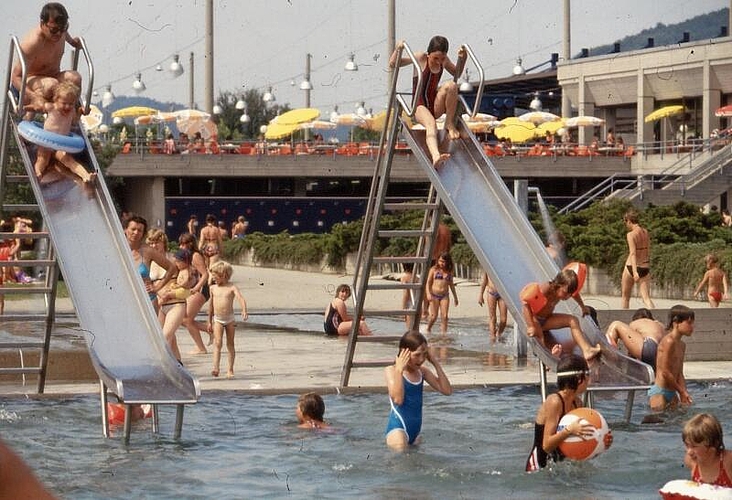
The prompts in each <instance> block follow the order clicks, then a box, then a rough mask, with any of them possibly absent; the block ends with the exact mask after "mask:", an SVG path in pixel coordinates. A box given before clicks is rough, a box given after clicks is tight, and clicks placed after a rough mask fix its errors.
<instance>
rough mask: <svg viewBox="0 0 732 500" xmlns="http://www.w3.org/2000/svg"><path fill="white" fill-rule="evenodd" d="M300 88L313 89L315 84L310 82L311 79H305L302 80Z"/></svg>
mask: <svg viewBox="0 0 732 500" xmlns="http://www.w3.org/2000/svg"><path fill="white" fill-rule="evenodd" d="M300 90H313V84H312V83H310V80H308V79H305V80H303V81H302V82H300Z"/></svg>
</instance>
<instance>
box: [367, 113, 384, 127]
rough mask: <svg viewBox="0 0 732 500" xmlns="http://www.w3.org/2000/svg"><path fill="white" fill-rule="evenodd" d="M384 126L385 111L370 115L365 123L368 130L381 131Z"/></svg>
mask: <svg viewBox="0 0 732 500" xmlns="http://www.w3.org/2000/svg"><path fill="white" fill-rule="evenodd" d="M385 126H386V111H380V112H378V113H376V114H375V115H374V116H372V117H371V119H370V120H368V122H367V123H366V128H368V129H369V130H376V131H382V130H384V127H385Z"/></svg>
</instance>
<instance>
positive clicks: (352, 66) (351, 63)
mask: <svg viewBox="0 0 732 500" xmlns="http://www.w3.org/2000/svg"><path fill="white" fill-rule="evenodd" d="M355 58H356V54H353V53H351V55H349V56H348V61H347V62H346V67H345V70H346V71H358V64H356V61H355V60H354V59H355Z"/></svg>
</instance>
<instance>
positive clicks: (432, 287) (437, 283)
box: [426, 252, 458, 335]
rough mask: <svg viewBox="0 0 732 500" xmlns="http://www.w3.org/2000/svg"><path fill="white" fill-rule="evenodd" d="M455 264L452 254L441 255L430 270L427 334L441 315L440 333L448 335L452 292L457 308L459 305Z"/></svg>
mask: <svg viewBox="0 0 732 500" xmlns="http://www.w3.org/2000/svg"><path fill="white" fill-rule="evenodd" d="M452 273H453V264H452V258H451V257H450V254H449V253H447V252H445V253H442V254H440V257H439V258H438V259H437V263H436V264H435V265H434V266H432V268H430V272H429V274H428V275H427V284H426V293H427V300H428V301H429V304H430V310H429V314H430V317H429V321H428V322H427V333H431V332H432V326H433V325H434V324H435V321H437V314H438V313H439V314H440V333H441V334H442V335H445V334H446V333H447V320H448V316H447V314H448V311H449V310H450V292H452V297H453V298H454V299H455V306H456V307H457V305H458V296H457V291H456V290H455V283H454V282H453V274H452Z"/></svg>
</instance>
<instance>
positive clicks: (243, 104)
mask: <svg viewBox="0 0 732 500" xmlns="http://www.w3.org/2000/svg"><path fill="white" fill-rule="evenodd" d="M234 107H235V108H236V109H238V110H239V111H241V110H242V109H244V108H246V107H247V103H246V102H244V99H242V98H239V100H238V101H236V104H235V105H234Z"/></svg>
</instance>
